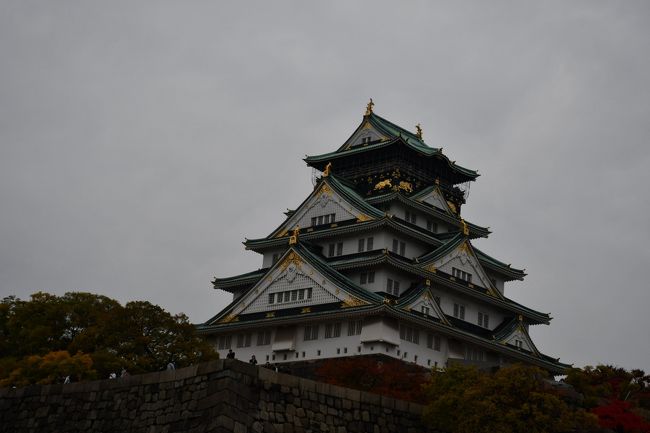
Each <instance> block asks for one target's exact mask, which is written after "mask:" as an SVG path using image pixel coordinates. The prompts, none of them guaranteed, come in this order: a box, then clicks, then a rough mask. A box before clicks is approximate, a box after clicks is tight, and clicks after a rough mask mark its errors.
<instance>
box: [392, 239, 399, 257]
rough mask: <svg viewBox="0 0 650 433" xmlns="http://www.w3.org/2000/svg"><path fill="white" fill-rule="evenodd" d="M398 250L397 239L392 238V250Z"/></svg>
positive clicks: (396, 251) (395, 251)
mask: <svg viewBox="0 0 650 433" xmlns="http://www.w3.org/2000/svg"><path fill="white" fill-rule="evenodd" d="M398 251H399V241H398V240H397V239H393V252H394V253H395V254H397V253H398Z"/></svg>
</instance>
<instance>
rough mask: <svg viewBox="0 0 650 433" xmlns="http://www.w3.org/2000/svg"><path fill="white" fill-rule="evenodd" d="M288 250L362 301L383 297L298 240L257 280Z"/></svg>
mask: <svg viewBox="0 0 650 433" xmlns="http://www.w3.org/2000/svg"><path fill="white" fill-rule="evenodd" d="M290 252H295V253H296V254H297V255H298V256H300V257H301V258H302V259H303V260H304V261H305V262H306V263H308V264H310V265H311V266H313V267H314V268H315V269H316V270H318V271H319V272H321V273H322V274H323V275H324V276H325V278H327V279H328V280H330V281H332V282H333V283H335V284H336V285H337V286H338V287H340V288H341V289H343V290H345V291H347V292H348V293H350V294H352V295H354V296H357V297H358V298H360V299H362V300H364V301H366V302H369V303H371V304H372V303H380V302H382V301H383V297H382V296H380V295H378V294H376V293H374V292H370V291H368V290H365V289H363V288H361V287H359V286H358V285H357V284H356V283H354V282H353V281H352V280H350V279H349V278H348V277H346V276H345V275H343V274H341V273H339V272H338V271H336V270H335V269H334V268H332V267H331V266H329V265H328V264H327V262H325V261H324V260H323V259H321V258H320V257H318V256H317V255H315V254H314V253H312V252H311V251H309V249H308V248H306V247H305V246H303V245H302V244H301V243H300V241H299V242H298V243H297V244H295V245H293V246H291V247H290V248H289V249H288V250H287V251H285V253H284V254H283V256H282V258H280V259H279V260H278V262H277V263H276V264H275V265H274V266H272V267H271V268H267V269H266V271H265V272H264V274H263V275H262V276H261V277H260V278H258V281H259V280H260V279H261V278H264V277H265V276H266V275H268V274H269V273H271V272H273V270H274V269H275V268H276V267H277V266H279V264H280V263H281V262H282V261H283V260H284V257H285V256H287V255H288V254H289V253H290ZM236 278H237V277H231V279H236ZM253 287H254V285H251V286H250V287H249V288H248V290H247V291H246V293H244V294H243V295H242V296H240V297H239V298H237V299H236V300H233V302H232V303H231V304H230V305H228V306H227V307H226V308H224V309H223V310H222V311H221V312H220V313H219V314H217V315H216V316H214V317H213V318H211V319H210V320H208V321H207V322H206V324H212V323H214V322H216V321H218V320H220V319H221V318H222V317H225V316H227V315H228V314H229V313H230V311H231V310H232V309H233V308H234V307H235V306H236V305H237V303H238V302H239V301H240V300H241V299H242V298H243V297H244V296H246V295H247V294H248V293H249V292H250V290H252V289H253Z"/></svg>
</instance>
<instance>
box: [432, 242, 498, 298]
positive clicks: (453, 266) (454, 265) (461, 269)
mask: <svg viewBox="0 0 650 433" xmlns="http://www.w3.org/2000/svg"><path fill="white" fill-rule="evenodd" d="M425 267H426V268H427V269H439V270H441V271H443V272H446V273H447V274H449V275H452V276H454V277H455V278H456V279H458V280H461V281H467V282H469V283H471V284H476V285H478V286H481V287H485V288H487V289H489V291H490V293H491V294H493V295H495V296H499V295H498V294H499V292H498V291H497V290H496V288H495V287H494V284H492V281H491V280H490V277H488V275H487V273H486V272H485V270H484V269H483V266H481V264H480V263H479V260H478V258H477V257H476V254H475V253H474V251H473V249H472V247H471V245H470V243H469V241H468V240H467V239H466V240H465V241H464V242H463V243H461V244H460V245H459V246H458V247H456V248H455V249H454V250H452V251H451V252H450V253H448V254H445V255H443V256H442V257H440V258H438V259H435V260H433V261H432V262H429V263H427V264H426V266H425Z"/></svg>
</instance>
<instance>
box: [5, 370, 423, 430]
mask: <svg viewBox="0 0 650 433" xmlns="http://www.w3.org/2000/svg"><path fill="white" fill-rule="evenodd" d="M421 412H422V406H420V405H418V404H414V403H409V402H405V401H402V400H396V399H393V398H387V397H383V396H379V395H376V394H370V393H365V392H360V391H355V390H352V389H347V388H341V387H338V386H333V385H328V384H324V383H320V382H314V381H312V380H308V379H302V378H299V377H296V376H290V375H287V374H282V373H276V372H274V371H272V370H268V369H265V368H263V367H255V366H251V365H249V364H245V363H243V362H240V361H236V360H219V361H214V362H209V363H205V364H199V365H195V366H192V367H187V368H183V369H178V370H175V371H164V372H160V373H150V374H143V375H137V376H130V377H125V378H121V379H114V380H102V381H94V382H84V383H72V384H66V385H44V386H32V387H27V388H20V389H9V388H7V389H2V390H0V432H39V433H40V432H55V431H56V432H143V433H157V432H235V433H243V432H254V433H261V432H278V433H280V432H282V433H308V432H334V433H347V432H372V433H375V432H406V433H415V432H427V431H428V430H427V429H426V428H424V427H423V426H422V425H421V423H420V414H421Z"/></svg>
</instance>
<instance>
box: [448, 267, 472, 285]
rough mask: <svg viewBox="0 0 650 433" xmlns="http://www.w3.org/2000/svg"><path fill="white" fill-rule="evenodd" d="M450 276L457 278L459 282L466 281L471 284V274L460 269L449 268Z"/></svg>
mask: <svg viewBox="0 0 650 433" xmlns="http://www.w3.org/2000/svg"><path fill="white" fill-rule="evenodd" d="M451 275H452V276H454V277H456V278H458V279H459V280H463V281H467V282H468V283H471V282H472V274H470V273H469V272H465V271H463V270H461V269H458V268H451Z"/></svg>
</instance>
